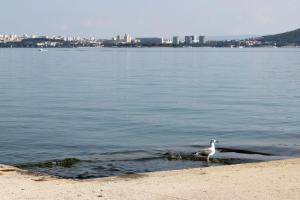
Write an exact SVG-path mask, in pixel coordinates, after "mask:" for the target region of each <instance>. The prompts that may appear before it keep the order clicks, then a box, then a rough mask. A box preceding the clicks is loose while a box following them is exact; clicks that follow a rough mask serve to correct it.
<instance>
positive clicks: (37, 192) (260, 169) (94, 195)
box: [0, 158, 300, 200]
mask: <svg viewBox="0 0 300 200" xmlns="http://www.w3.org/2000/svg"><path fill="white" fill-rule="evenodd" d="M299 169H300V158H296V159H287V160H277V161H268V162H259V163H248V164H237V165H227V166H215V167H208V168H193V169H183V170H174V171H162V172H151V173H142V174H132V175H125V176H119V177H108V178H97V179H86V180H74V179H63V178H58V177H53V176H49V175H41V174H34V173H31V172H28V171H26V170H21V169H18V168H15V167H11V166H7V165H0V195H1V199H2V200H19V199H20V200H21V199H22V200H23V199H30V200H32V199H33V200H34V199H37V200H38V199H45V200H48V199H49V200H50V199H51V200H52V199H64V200H65V199H89V200H90V199H91V200H93V199H107V200H108V199H109V200H110V199H113V200H114V199H115V200H118V199H120V200H121V199H122V200H126V199H128V200H129V199H130V200H131V199H137V200H138V199H146V200H148V199H149V200H150V199H155V200H156V199H162V200H163V199H164V200H168V199H170V200H171V199H180V200H183V199H193V200H194V199H204V200H205V199H295V200H296V199H300V170H299Z"/></svg>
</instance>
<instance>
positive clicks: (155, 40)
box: [102, 34, 205, 46]
mask: <svg viewBox="0 0 300 200" xmlns="http://www.w3.org/2000/svg"><path fill="white" fill-rule="evenodd" d="M204 39H205V37H204V36H199V37H196V36H185V37H184V39H181V38H180V37H179V36H174V37H173V38H172V39H168V38H163V37H138V38H133V37H131V36H130V35H129V34H125V35H124V36H123V37H121V36H120V35H117V36H116V37H113V38H112V39H109V40H102V43H103V46H197V45H198V46H199V45H204Z"/></svg>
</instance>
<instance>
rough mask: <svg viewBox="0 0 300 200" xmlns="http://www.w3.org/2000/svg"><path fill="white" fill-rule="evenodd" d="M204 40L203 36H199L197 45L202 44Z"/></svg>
mask: <svg viewBox="0 0 300 200" xmlns="http://www.w3.org/2000/svg"><path fill="white" fill-rule="evenodd" d="M204 39H205V36H202V35H200V36H199V44H204Z"/></svg>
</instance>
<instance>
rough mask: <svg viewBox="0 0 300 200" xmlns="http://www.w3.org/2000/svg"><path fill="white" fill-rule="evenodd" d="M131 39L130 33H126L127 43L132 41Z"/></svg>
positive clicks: (125, 40)
mask: <svg viewBox="0 0 300 200" xmlns="http://www.w3.org/2000/svg"><path fill="white" fill-rule="evenodd" d="M131 40H132V38H131V36H130V35H129V34H125V35H124V42H125V43H131Z"/></svg>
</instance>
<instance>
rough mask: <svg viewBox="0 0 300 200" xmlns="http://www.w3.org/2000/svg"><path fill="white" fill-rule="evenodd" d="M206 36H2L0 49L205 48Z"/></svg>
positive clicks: (0, 36)
mask: <svg viewBox="0 0 300 200" xmlns="http://www.w3.org/2000/svg"><path fill="white" fill-rule="evenodd" d="M204 39H205V38H204V36H199V37H196V36H185V37H184V38H183V39H181V38H180V37H179V36H174V37H173V38H172V39H166V38H163V37H140V38H133V37H131V36H130V35H129V34H125V35H124V36H121V35H117V36H116V37H113V38H111V39H95V38H94V37H91V38H81V37H63V36H52V37H50V36H37V35H22V36H18V35H0V47H114V46H117V47H122V46H124V47H142V46H166V47H179V46H203V45H204V43H205V42H204Z"/></svg>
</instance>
